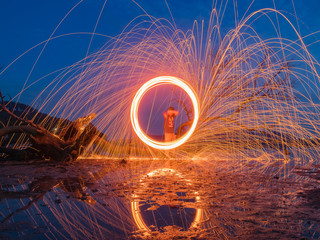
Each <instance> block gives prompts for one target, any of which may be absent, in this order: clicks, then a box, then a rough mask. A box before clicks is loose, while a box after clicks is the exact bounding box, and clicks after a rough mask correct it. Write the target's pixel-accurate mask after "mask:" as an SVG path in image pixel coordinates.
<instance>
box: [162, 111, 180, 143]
mask: <svg viewBox="0 0 320 240" xmlns="http://www.w3.org/2000/svg"><path fill="white" fill-rule="evenodd" d="M178 114H179V111H177V110H174V107H169V108H168V110H167V111H164V112H163V117H164V124H163V128H164V141H165V142H171V141H173V140H175V139H176V135H175V133H174V119H175V118H176V116H177V115H178Z"/></svg>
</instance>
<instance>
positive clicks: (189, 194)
mask: <svg viewBox="0 0 320 240" xmlns="http://www.w3.org/2000/svg"><path fill="white" fill-rule="evenodd" d="M132 197H133V200H132V202H131V209H132V214H133V218H134V220H135V222H136V224H137V226H138V228H139V229H140V230H142V231H143V232H145V233H146V234H150V232H152V229H151V228H153V230H157V231H159V230H160V231H164V229H165V228H168V227H169V226H174V227H177V228H178V229H181V230H184V231H186V230H188V229H189V228H196V227H197V226H198V225H199V223H200V222H201V220H202V219H201V218H202V209H201V208H199V205H200V199H201V198H200V196H199V194H198V192H197V191H196V190H195V189H194V186H193V185H192V181H191V180H188V179H185V178H184V177H183V176H182V175H181V174H180V173H179V172H177V171H176V170H174V169H169V168H161V169H157V170H154V171H152V172H150V173H148V174H147V175H146V176H144V177H143V178H141V180H140V182H139V186H138V187H136V190H135V192H134V194H133V196H132ZM146 222H147V223H146Z"/></svg>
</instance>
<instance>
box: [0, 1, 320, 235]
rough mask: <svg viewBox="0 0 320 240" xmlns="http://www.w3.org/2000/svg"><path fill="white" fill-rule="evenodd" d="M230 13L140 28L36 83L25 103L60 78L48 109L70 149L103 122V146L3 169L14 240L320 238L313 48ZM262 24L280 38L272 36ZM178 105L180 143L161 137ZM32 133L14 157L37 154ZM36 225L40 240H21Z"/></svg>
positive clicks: (6, 230)
mask: <svg viewBox="0 0 320 240" xmlns="http://www.w3.org/2000/svg"><path fill="white" fill-rule="evenodd" d="M222 5H223V4H221V6H222ZM235 7H236V6H235ZM222 15H223V14H222V13H221V12H220V10H219V8H213V9H212V12H211V17H210V20H209V21H208V22H207V23H204V22H203V23H198V22H195V23H194V25H193V28H192V29H190V30H188V31H182V30H180V29H177V27H176V26H175V23H174V22H172V21H169V20H165V19H159V18H155V17H152V16H150V15H148V14H147V15H144V16H140V17H138V18H137V19H134V20H133V21H132V22H131V23H130V24H129V25H128V26H127V27H126V29H125V30H124V31H123V32H122V33H121V34H119V35H118V36H115V37H112V38H110V40H109V41H108V42H107V43H106V44H105V45H104V47H103V48H101V49H100V50H99V51H97V52H95V53H93V54H91V55H89V54H87V56H86V57H85V58H84V59H83V60H81V61H79V62H76V63H74V64H73V65H71V66H69V67H66V68H62V69H60V70H57V71H55V72H53V73H51V74H49V75H47V76H44V77H43V78H40V79H37V80H36V81H34V82H32V83H30V82H28V79H27V81H26V82H25V85H24V87H23V90H22V91H21V93H20V94H19V95H18V96H17V97H15V98H14V99H13V100H12V101H15V100H18V99H19V98H20V97H21V96H23V95H24V94H27V93H28V89H29V88H32V86H33V85H37V84H39V85H41V83H42V81H47V79H49V78H50V81H49V82H48V84H46V85H45V86H42V90H41V93H40V94H38V95H37V96H36V97H35V98H34V105H33V106H34V107H35V108H37V109H39V112H38V113H35V115H34V116H33V118H32V120H33V122H34V123H36V124H37V125H38V126H40V127H41V128H39V129H37V130H38V131H40V130H41V131H42V130H43V129H46V130H48V131H51V133H50V134H51V135H50V136H53V135H54V136H56V137H57V139H59V138H61V136H65V135H62V134H61V133H64V134H66V132H67V131H65V129H64V128H65V125H66V122H68V121H69V122H70V121H73V120H76V119H78V120H77V121H78V122H77V121H76V123H78V124H80V120H79V119H81V124H82V125H81V126H83V129H82V131H84V132H81V133H80V134H83V133H86V132H85V130H84V129H85V128H86V127H87V126H88V125H89V122H92V124H93V126H94V128H95V131H94V134H95V135H96V137H94V138H92V139H89V140H90V141H87V140H86V146H85V148H81V152H80V154H81V156H80V157H78V158H77V161H76V162H72V163H68V164H67V165H66V163H59V165H57V163H56V162H54V163H52V162H49V163H48V162H41V163H39V162H36V164H29V165H28V164H22V166H20V165H18V164H17V163H6V164H4V165H3V166H2V170H1V175H2V176H6V177H5V178H2V179H1V182H0V183H1V192H0V194H1V199H2V201H1V202H0V204H1V205H0V206H1V208H0V213H1V216H2V220H1V221H2V226H3V227H2V228H1V229H2V230H1V234H2V235H3V236H4V237H8V238H15V237H18V238H22V237H23V236H25V235H27V236H28V237H29V236H31V235H34V236H36V238H49V239H64V238H67V239H69V238H72V239H84V238H86V239H106V236H110V238H121V239H127V238H132V239H174V238H178V237H181V238H182V239H188V238H191V237H193V238H196V239H208V238H220V239H225V238H226V239H227V238H237V237H240V238H241V237H243V238H252V237H253V236H257V235H258V236H259V237H261V238H280V237H284V238H290V237H293V236H298V237H301V238H302V237H307V238H312V237H314V238H319V237H320V231H319V226H320V219H319V217H318V216H319V214H318V215H317V214H316V213H314V212H318V210H317V207H318V206H319V204H318V203H316V201H317V199H318V198H319V191H318V188H316V186H317V183H318V182H317V181H318V179H319V171H318V167H319V160H318V159H319V140H320V138H319V130H320V125H319V124H320V121H319V120H320V119H319V96H320V95H319V88H318V86H319V79H320V78H319V74H318V69H319V63H318V62H317V60H316V59H315V58H314V57H313V56H312V55H311V54H310V53H309V51H308V46H307V44H306V43H305V40H306V39H308V37H309V36H301V35H300V33H299V32H300V30H299V29H297V27H295V25H294V24H293V23H292V22H291V21H290V20H289V18H288V17H287V16H286V15H285V14H283V13H282V12H280V11H278V10H276V9H270V8H266V9H261V10H258V11H254V12H249V13H246V14H245V15H244V17H243V18H241V19H240V20H239V21H238V22H237V24H236V26H235V27H234V28H232V29H230V30H229V31H226V30H225V29H223V28H222V18H223V16H222ZM259 21H264V24H265V25H269V26H271V27H272V28H273V29H274V31H275V32H276V34H275V36H272V37H270V38H267V37H265V35H264V34H263V33H259V32H258V31H257V30H256V29H255V27H254V26H255V24H256V23H257V22H259ZM279 23H281V24H284V25H286V26H287V27H288V28H290V30H291V32H292V33H293V35H294V37H293V38H292V39H287V38H284V37H283V36H282V34H281V29H280V25H279ZM63 37H64V36H62V35H61V36H57V37H53V35H52V36H51V38H50V41H54V40H58V39H60V38H63ZM48 43H49V40H48V41H45V42H43V43H41V44H40V45H39V46H40V47H41V46H42V47H43V49H42V51H44V49H45V47H46V46H47V44H48ZM36 47H37V46H36ZM31 50H32V49H31ZM41 54H42V52H41V53H40V55H41ZM40 55H39V57H40ZM19 58H20V57H19ZM14 62H15V61H14ZM14 62H13V63H12V65H11V64H10V65H9V66H8V67H6V68H4V69H3V71H2V72H1V74H4V73H5V72H6V71H8V69H10V68H13V66H14ZM33 68H34V66H33V67H32V69H31V72H30V74H31V73H32V71H33ZM148 93H149V94H148ZM2 98H3V99H2V100H3V103H4V97H2ZM10 101H11V100H10ZM9 104H10V102H9V103H6V105H7V106H9ZM168 106H174V107H175V108H176V109H178V110H179V112H180V113H181V114H179V116H178V117H177V118H176V120H175V121H176V122H175V123H176V127H175V131H176V134H177V140H175V141H172V142H169V143H168V142H164V141H163V139H161V137H159V136H160V135H161V134H163V133H162V131H163V126H162V125H163V122H162V112H163V111H164V110H166V109H167V108H168ZM40 112H45V113H47V114H48V115H47V117H46V118H40V117H38V118H37V115H40V114H41V113H40ZM27 116H29V115H28V113H25V115H24V118H26V117H27ZM84 116H88V117H87V118H83V117H84ZM159 119H161V120H159ZM25 123H26V122H22V123H20V122H17V123H15V125H25ZM27 123H29V122H27ZM6 124H7V123H4V125H6ZM8 124H9V122H8ZM29 124H30V123H29ZM19 128H20V129H21V128H22V127H21V126H20V127H19ZM3 129H4V128H3ZM159 129H160V130H159ZM28 131H29V130H28ZM43 131H44V130H43ZM0 133H1V131H0ZM90 133H91V132H90ZM1 134H2V133H1ZM28 134H29V133H27V134H23V135H21V136H20V135H19V138H17V137H12V138H8V137H7V138H4V137H2V138H1V144H2V145H1V146H3V147H6V148H9V147H10V149H11V148H13V149H24V148H26V147H28V146H30V144H32V140H30V138H29V137H28ZM80 134H79V135H80ZM81 136H82V135H81ZM157 137H159V139H160V140H159V139H157ZM79 151H80V150H79ZM4 155H5V154H4ZM76 156H78V155H76ZM68 159H69V158H68ZM17 166H19V167H18V168H19V169H16V167H17ZM13 168H15V170H14V171H12V169H13ZM10 169H11V170H10ZM18 170H20V171H18ZM21 170H23V173H21ZM7 172H11V173H10V176H8V177H7V175H6V174H8V173H7ZM314 188H316V190H315V189H314ZM312 195H316V197H311V196H312ZM304 205H306V206H304ZM6 206H9V207H6ZM302 206H303V207H302ZM315 209H316V210H315ZM302 213H305V215H303V216H299V217H297V216H298V215H299V214H302ZM25 217H27V218H28V219H31V220H32V221H30V222H31V223H30V228H26V229H24V228H23V227H20V228H19V227H17V228H18V230H17V229H14V230H17V231H16V233H15V231H14V230H12V229H13V226H14V224H16V223H21V224H22V220H21V219H23V218H25ZM288 224H290V227H289V228H288V227H287V226H288ZM10 229H11V230H12V231H11V230H10ZM30 229H36V231H32V230H30ZM2 235H0V236H2Z"/></svg>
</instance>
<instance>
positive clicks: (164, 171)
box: [131, 168, 202, 234]
mask: <svg viewBox="0 0 320 240" xmlns="http://www.w3.org/2000/svg"><path fill="white" fill-rule="evenodd" d="M168 174H174V175H175V176H178V177H179V178H181V179H183V178H184V177H183V176H182V175H181V174H180V173H179V172H177V171H175V170H174V169H169V168H161V169H157V170H154V171H152V172H150V173H148V174H147V175H146V177H147V178H151V177H153V176H156V177H157V176H158V177H159V176H165V175H168ZM144 178H145V177H144ZM144 178H142V179H140V182H142V183H143V179H144ZM184 180H185V181H186V182H187V185H192V183H191V181H190V180H189V179H184ZM195 194H196V195H198V192H195ZM132 198H133V200H132V201H131V211H132V215H133V219H134V221H135V223H136V225H137V227H138V228H139V230H142V231H144V232H145V233H146V234H149V232H151V230H150V228H149V227H148V226H147V225H146V224H145V222H144V220H143V218H142V216H141V212H140V208H139V206H140V205H139V202H140V197H139V195H137V194H133V195H132ZM195 200H196V203H199V202H200V197H199V196H196V198H195ZM201 220H202V209H201V208H197V211H196V215H195V217H194V220H193V222H192V223H191V225H190V229H191V228H195V227H197V226H198V225H199V224H200V222H201Z"/></svg>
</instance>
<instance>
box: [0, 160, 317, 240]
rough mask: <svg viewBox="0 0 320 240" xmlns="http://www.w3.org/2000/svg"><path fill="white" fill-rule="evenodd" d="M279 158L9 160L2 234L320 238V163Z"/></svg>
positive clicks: (1, 195) (2, 193)
mask: <svg viewBox="0 0 320 240" xmlns="http://www.w3.org/2000/svg"><path fill="white" fill-rule="evenodd" d="M277 164H278V165H279V164H280V165H281V164H282V163H281V162H280V163H277ZM277 164H274V165H273V166H271V165H270V166H269V167H268V168H265V169H264V170H263V171H261V170H259V171H258V170H256V169H257V168H256V166H255V165H254V164H247V165H242V166H241V167H240V166H239V165H235V164H234V163H233V162H232V161H210V162H209V161H207V162H201V163H200V162H197V161H191V160H185V161H184V160H132V161H130V160H92V159H91V160H88V159H87V160H86V159H83V160H79V161H77V162H76V163H72V164H52V163H43V162H42V163H39V162H33V163H2V164H1V168H0V176H1V178H0V187H1V190H0V201H1V202H0V217H1V219H0V221H1V224H0V238H1V239H253V238H257V239H280V238H281V239H318V238H320V185H319V179H320V171H319V170H318V167H319V166H317V165H314V166H313V167H312V168H306V167H304V168H298V167H296V168H292V169H289V170H288V169H286V171H287V172H290V173H291V174H290V175H287V176H286V178H283V177H282V176H283V174H282V171H277V170H275V169H279V168H278V166H277Z"/></svg>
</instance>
